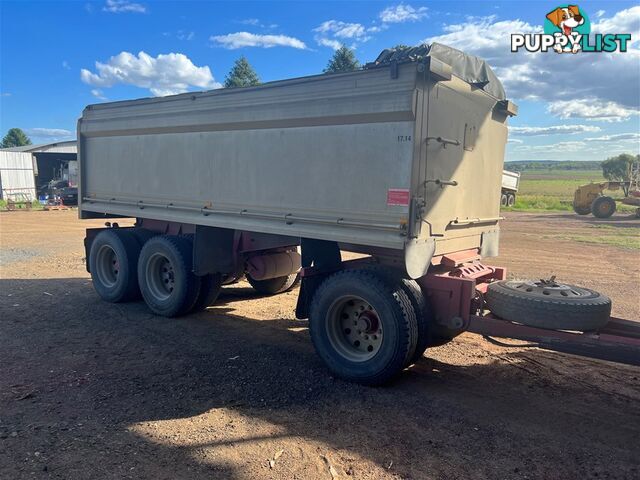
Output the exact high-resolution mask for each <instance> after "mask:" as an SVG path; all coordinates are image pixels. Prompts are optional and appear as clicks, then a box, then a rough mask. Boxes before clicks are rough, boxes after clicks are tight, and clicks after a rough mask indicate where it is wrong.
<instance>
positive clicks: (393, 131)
mask: <svg viewBox="0 0 640 480" xmlns="http://www.w3.org/2000/svg"><path fill="white" fill-rule="evenodd" d="M515 113H516V108H515V105H513V104H512V103H511V102H509V101H508V100H506V98H505V95H504V91H503V89H502V86H501V85H500V82H499V81H498V79H497V78H496V77H495V75H494V74H493V72H492V71H491V69H490V68H489V67H488V66H487V65H486V63H485V62H484V61H482V60H480V59H478V58H476V57H472V56H469V55H465V54H463V53H462V52H459V51H457V50H454V49H450V48H448V47H445V46H442V45H437V44H434V45H431V46H423V47H420V48H415V49H406V50H402V51H385V52H383V53H382V54H381V55H380V57H379V58H378V60H377V61H376V62H373V63H371V64H369V65H367V66H366V67H365V68H364V69H362V70H358V71H355V72H350V73H344V74H327V75H316V76H311V77H305V78H296V79H291V80H284V81H277V82H270V83H266V84H263V85H260V86H257V87H248V88H234V89H220V90H213V91H209V92H201V93H185V94H181V95H174V96H169V97H162V98H145V99H140V100H132V101H123V102H113V103H105V104H100V105H91V106H88V107H87V108H86V109H85V110H84V112H83V114H82V118H81V119H80V120H79V122H78V140H79V167H80V168H79V173H80V192H79V198H80V199H79V212H80V217H81V218H97V217H105V218H117V217H134V218H136V224H135V226H134V227H131V228H118V227H117V224H115V223H113V224H111V223H110V224H109V225H108V227H107V228H104V229H89V230H88V231H87V238H86V240H85V244H86V249H87V258H88V259H89V261H88V269H89V270H90V272H91V274H92V278H93V282H94V285H95V288H96V290H97V292H98V293H99V294H100V295H101V296H102V297H103V298H104V299H106V300H109V301H114V302H119V301H125V300H128V299H132V298H135V297H136V296H139V295H140V294H142V297H143V298H144V300H145V302H146V303H147V305H148V306H149V308H150V309H151V310H152V311H153V312H154V313H156V314H160V315H165V316H177V315H183V314H187V313H189V312H193V311H194V310H199V309H203V308H206V307H207V306H209V305H211V304H212V303H214V301H215V298H216V296H217V294H218V292H219V290H220V287H221V285H222V284H224V283H228V282H232V281H234V280H235V279H237V278H240V277H241V276H242V275H246V276H247V278H248V280H249V282H250V283H251V284H252V285H253V286H254V287H255V288H256V289H257V290H258V291H260V292H262V293H269V294H274V293H279V292H282V291H285V290H287V289H290V288H292V287H293V285H295V284H296V283H297V282H298V280H299V278H300V277H302V285H301V290H300V295H299V300H298V306H297V315H298V317H300V318H309V320H310V332H311V337H312V340H313V342H314V345H315V346H316V349H317V350H318V353H319V354H320V356H321V357H322V358H323V359H324V360H325V362H326V363H327V365H328V366H329V368H330V369H331V370H333V371H334V372H335V373H336V374H338V375H340V376H342V377H345V378H348V379H352V380H356V381H360V382H363V383H381V382H384V381H386V380H387V379H389V378H390V377H392V376H393V375H394V374H396V373H397V372H398V371H400V370H401V369H402V368H404V367H405V366H407V365H409V364H411V363H412V362H413V361H414V360H415V359H416V358H418V357H420V356H421V355H422V354H423V352H424V351H425V348H426V347H427V346H428V345H435V344H441V343H444V342H446V341H448V340H450V339H451V338H453V337H454V336H455V335H456V334H458V333H460V332H461V331H463V329H464V324H465V321H467V320H468V319H469V316H470V315H471V314H472V313H473V312H474V311H477V310H478V309H479V308H481V307H482V302H481V298H480V296H481V293H479V292H482V288H481V287H479V286H480V285H485V286H486V284H488V283H490V282H491V281H494V280H499V279H502V278H504V270H503V269H500V268H495V267H487V266H485V265H483V264H482V263H480V259H481V258H482V257H486V256H494V255H496V254H497V252H498V239H499V229H498V221H499V208H500V195H501V182H502V168H503V159H504V148H505V144H506V139H507V126H506V124H507V119H508V117H509V116H510V115H514V114H515ZM341 251H352V252H359V253H364V254H367V255H368V257H367V258H365V259H360V260H357V261H346V262H343V261H342V258H341ZM301 267H302V270H300V269H301ZM485 290H486V289H485ZM474 309H475V310H474Z"/></svg>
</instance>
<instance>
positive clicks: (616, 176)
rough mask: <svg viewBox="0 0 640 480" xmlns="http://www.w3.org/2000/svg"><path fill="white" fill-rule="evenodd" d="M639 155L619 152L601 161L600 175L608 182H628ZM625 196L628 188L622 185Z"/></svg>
mask: <svg viewBox="0 0 640 480" xmlns="http://www.w3.org/2000/svg"><path fill="white" fill-rule="evenodd" d="M639 163H640V155H635V156H634V155H631V154H629V153H621V154H620V155H616V156H615V157H611V158H608V159H607V160H605V161H604V162H602V176H604V178H606V179H607V180H609V181H610V182H629V181H631V180H632V178H631V177H632V175H633V172H634V164H635V170H636V171H637V169H638V164H639ZM623 190H624V194H625V196H626V195H628V194H629V192H628V188H626V187H623Z"/></svg>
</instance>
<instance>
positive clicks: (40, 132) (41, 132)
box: [25, 128, 75, 139]
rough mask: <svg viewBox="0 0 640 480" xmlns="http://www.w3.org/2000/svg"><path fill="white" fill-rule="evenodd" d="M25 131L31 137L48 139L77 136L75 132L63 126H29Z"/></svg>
mask: <svg viewBox="0 0 640 480" xmlns="http://www.w3.org/2000/svg"><path fill="white" fill-rule="evenodd" d="M25 133H26V134H27V135H29V136H30V137H38V138H48V139H56V138H70V137H75V134H74V133H73V132H71V131H70V130H65V129H63V128H27V129H25Z"/></svg>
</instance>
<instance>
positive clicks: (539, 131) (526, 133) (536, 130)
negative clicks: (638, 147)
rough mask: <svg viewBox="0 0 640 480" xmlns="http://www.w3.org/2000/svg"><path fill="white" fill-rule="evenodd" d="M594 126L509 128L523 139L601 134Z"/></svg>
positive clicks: (510, 131) (511, 132)
mask: <svg viewBox="0 0 640 480" xmlns="http://www.w3.org/2000/svg"><path fill="white" fill-rule="evenodd" d="M600 130H601V128H600V127H596V126H594V125H549V126H546V127H509V133H510V134H513V135H519V136H523V137H533V136H539V135H556V134H560V135H571V134H576V133H587V132H599V131H600Z"/></svg>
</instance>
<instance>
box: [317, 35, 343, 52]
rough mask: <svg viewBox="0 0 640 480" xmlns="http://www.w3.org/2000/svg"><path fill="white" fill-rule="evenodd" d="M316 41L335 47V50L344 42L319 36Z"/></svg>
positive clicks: (325, 45)
mask: <svg viewBox="0 0 640 480" xmlns="http://www.w3.org/2000/svg"><path fill="white" fill-rule="evenodd" d="M316 42H318V45H321V46H323V47H329V48H333V49H334V50H338V49H339V48H340V47H341V46H342V42H341V41H340V40H332V39H330V38H324V37H317V38H316Z"/></svg>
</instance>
